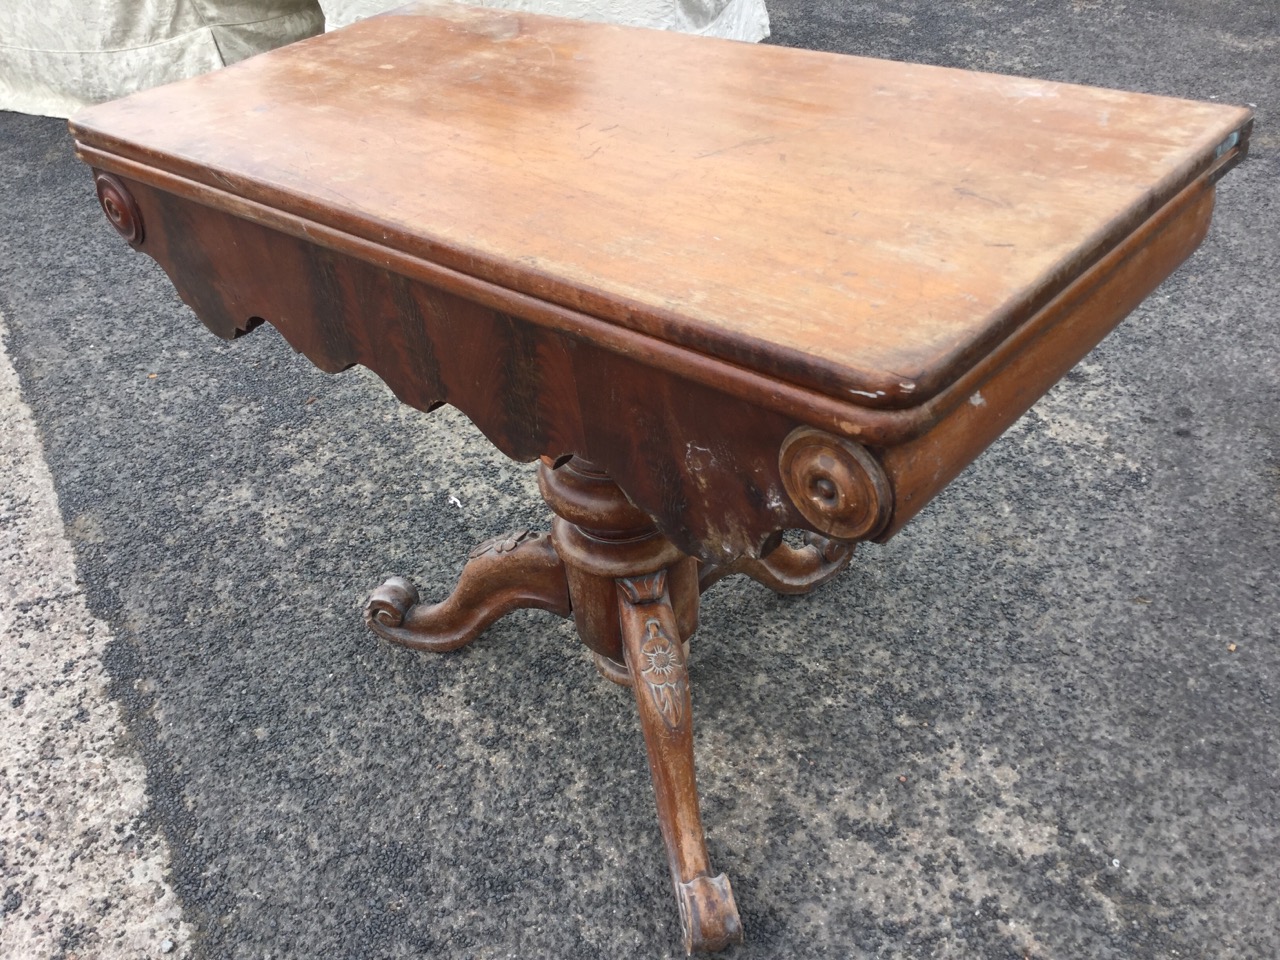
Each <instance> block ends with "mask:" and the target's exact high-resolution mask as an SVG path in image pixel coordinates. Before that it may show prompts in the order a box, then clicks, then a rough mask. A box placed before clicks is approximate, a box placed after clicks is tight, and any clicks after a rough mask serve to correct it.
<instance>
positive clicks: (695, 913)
mask: <svg viewBox="0 0 1280 960" xmlns="http://www.w3.org/2000/svg"><path fill="white" fill-rule="evenodd" d="M617 586H618V599H619V606H618V614H619V619H620V621H621V625H622V637H623V649H624V651H625V654H626V661H627V668H628V670H629V672H630V674H631V688H632V690H633V691H634V693H635V698H636V706H637V707H638V708H639V712H640V726H641V728H642V729H643V730H644V743H645V748H646V749H647V751H648V754H649V772H650V774H652V776H653V791H654V794H655V796H656V798H657V802H658V820H659V822H660V824H661V826H662V839H663V841H664V842H665V843H666V847H667V862H668V865H669V866H670V868H671V880H672V883H673V884H674V885H675V893H676V902H677V904H678V905H679V907H680V922H681V925H682V927H683V928H684V946H685V951H686V952H688V953H692V952H693V951H695V950H700V951H712V950H722V949H724V948H725V947H727V946H728V945H729V944H731V943H737V942H740V941H741V940H742V921H741V920H740V919H739V917H738V907H737V904H735V903H734V899H733V888H732V887H731V886H730V885H729V878H728V877H727V876H725V875H724V874H723V873H721V874H719V875H718V876H714V877H713V876H711V865H710V858H709V857H708V856H707V844H706V839H705V837H704V836H703V832H702V816H701V814H700V813H699V810H698V788H697V784H696V782H695V780H694V770H693V710H692V703H691V700H690V697H689V674H688V671H687V670H686V668H685V659H684V651H683V649H682V645H681V643H680V635H679V633H678V632H677V629H676V618H675V612H674V610H673V609H672V607H671V600H670V598H669V597H668V594H667V573H666V571H665V570H661V571H658V572H657V573H652V574H648V575H646V576H639V577H629V578H620V579H618V581H617Z"/></svg>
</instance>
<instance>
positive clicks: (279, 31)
mask: <svg viewBox="0 0 1280 960" xmlns="http://www.w3.org/2000/svg"><path fill="white" fill-rule="evenodd" d="M323 30H324V14H323V13H322V11H321V10H320V6H319V4H318V3H317V2H316V0H0V110H16V111H18V112H20V113H37V114H44V115H46V116H50V117H66V116H70V115H71V114H72V113H74V112H76V111H77V110H79V109H80V108H81V107H84V106H87V105H89V104H91V103H101V102H102V101H104V100H114V99H115V98H116V97H123V96H124V95H125V94H128V93H133V92H134V91H136V90H143V89H145V88H147V87H155V86H159V85H160V84H162V83H169V82H171V81H173V80H181V79H182V78H184V77H191V76H195V75H196V74H199V73H205V72H207V71H209V70H213V69H216V68H217V67H221V66H223V65H225V64H228V63H235V62H236V61H237V60H243V59H244V58H245V57H249V56H252V55H253V54H255V53H261V52H262V51H263V50H270V49H271V48H272V47H279V46H283V45H284V44H286V43H292V42H293V41H295V40H300V39H302V38H303V37H309V36H313V35H314V34H317V33H320V32H321V31H323Z"/></svg>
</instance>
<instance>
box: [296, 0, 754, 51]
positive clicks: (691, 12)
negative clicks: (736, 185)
mask: <svg viewBox="0 0 1280 960" xmlns="http://www.w3.org/2000/svg"><path fill="white" fill-rule="evenodd" d="M468 2H469V3H471V5H472V6H477V7H500V8H502V9H504V10H528V11H529V12H530V13H546V14H550V15H551V16H555V17H574V18H576V19H579V20H603V21H606V22H608V23H621V24H626V25H628V26H632V27H654V28H656V29H659V30H678V31H680V32H682V33H697V34H702V35H704V36H709V37H725V38H727V39H730V40H748V41H751V42H753V43H754V42H755V41H757V40H763V39H764V38H765V37H767V36H768V35H769V13H768V11H767V10H765V6H764V3H765V0H468ZM403 4H404V0H320V6H322V7H323V8H324V16H325V21H326V23H327V29H329V30H336V29H338V28H339V27H345V26H346V25H347V24H349V23H351V22H352V21H354V20H361V19H363V18H365V17H369V16H372V15H373V14H375V13H381V12H382V11H384V10H390V9H392V8H394V7H398V6H402V5H403Z"/></svg>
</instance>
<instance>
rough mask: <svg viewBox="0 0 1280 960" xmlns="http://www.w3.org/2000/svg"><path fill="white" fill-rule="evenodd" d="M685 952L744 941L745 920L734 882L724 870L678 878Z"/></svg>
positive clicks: (713, 950)
mask: <svg viewBox="0 0 1280 960" xmlns="http://www.w3.org/2000/svg"><path fill="white" fill-rule="evenodd" d="M676 902H677V903H678V904H679V905H680V926H681V927H682V928H683V929H684V950H685V953H713V952H715V951H716V950H723V949H724V948H725V947H727V946H729V945H730V944H734V943H741V942H742V921H741V919H739V917H738V904H737V903H736V902H735V901H734V899H733V886H732V885H731V884H730V883H729V878H728V877H726V876H725V875H724V874H723V873H722V874H720V875H719V876H715V877H706V876H703V877H694V878H693V879H692V880H690V881H689V882H688V883H681V882H679V881H677V882H676Z"/></svg>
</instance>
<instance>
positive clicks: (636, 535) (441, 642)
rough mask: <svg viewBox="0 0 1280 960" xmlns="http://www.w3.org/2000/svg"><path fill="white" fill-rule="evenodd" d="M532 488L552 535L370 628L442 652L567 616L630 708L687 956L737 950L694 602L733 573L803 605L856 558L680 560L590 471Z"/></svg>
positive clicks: (412, 596) (583, 467)
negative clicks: (541, 618)
mask: <svg viewBox="0 0 1280 960" xmlns="http://www.w3.org/2000/svg"><path fill="white" fill-rule="evenodd" d="M538 485H539V488H540V489H541V491H542V495H543V497H544V499H545V500H546V501H547V504H548V505H549V506H550V507H551V509H552V511H553V512H554V514H555V517H554V519H553V521H552V525H551V532H550V533H549V534H548V533H543V532H537V531H529V530H522V531H518V532H513V533H510V534H506V535H504V536H501V537H496V538H494V539H492V540H488V541H486V542H484V543H482V544H480V545H479V546H478V547H476V548H475V549H474V550H472V551H471V555H470V558H469V559H468V561H467V564H466V566H465V567H464V568H463V571H462V575H461V577H460V578H459V580H458V584H457V586H456V587H455V589H454V591H453V593H452V594H451V595H450V596H449V597H448V598H447V599H445V600H443V601H441V602H439V603H434V604H423V603H421V602H420V600H419V597H418V592H417V590H416V589H415V588H414V586H413V585H412V584H411V583H410V582H409V581H407V580H405V579H403V578H401V577H393V578H391V579H390V580H388V581H387V582H386V583H384V584H383V585H382V586H380V587H379V588H378V589H377V590H375V591H374V592H373V594H372V595H371V596H370V598H369V601H368V603H367V604H366V606H365V621H366V623H368V625H369V627H370V629H372V630H373V631H374V632H375V633H377V634H378V635H379V636H381V637H383V638H385V639H387V640H390V641H392V642H393V643H398V644H402V645H404V646H408V647H412V648H414V649H418V650H428V651H433V652H444V651H448V650H456V649H458V648H459V647H462V646H464V645H466V644H467V643H470V642H471V641H472V640H474V639H475V638H476V637H477V636H479V635H480V633H482V632H483V631H484V629H485V628H486V627H488V626H489V625H490V624H492V623H493V622H494V621H496V620H498V619H499V618H500V617H502V616H503V615H505V614H507V613H509V612H511V611H512V610H517V609H523V608H531V607H532V608H537V609H542V610H548V611H550V612H552V613H555V614H557V615H559V616H562V617H568V616H572V617H573V618H574V621H575V624H576V626H577V628H578V636H579V638H580V639H581V640H582V642H583V643H585V644H586V645H587V646H588V647H589V648H590V649H591V652H592V655H593V659H594V661H595V664H596V667H597V669H598V670H599V671H600V673H601V674H602V675H603V676H605V677H606V678H608V679H609V680H612V681H613V682H615V683H618V684H622V685H624V686H629V687H631V689H632V691H633V693H634V695H635V699H636V707H637V711H638V713H639V716H640V726H641V729H642V731H643V733H644V740H645V747H646V750H647V752H648V759H649V772H650V775H651V776H652V779H653V788H654V794H655V798H656V800H657V806H658V820H659V823H660V825H661V828H662V837H663V841H664V842H665V845H666V850H667V861H668V864H669V866H670V868H671V878H672V883H673V885H674V888H675V894H676V902H677V904H678V906H679V909H680V921H681V926H682V928H683V933H684V943H685V949H686V950H687V951H689V952H691V953H692V952H694V951H714V950H720V949H723V948H724V947H726V946H728V945H729V944H732V943H736V942H739V941H741V939H742V922H741V920H740V919H739V916H738V908H737V904H736V903H735V901H734V897H733V888H732V886H731V885H730V883H729V879H728V877H726V876H725V875H724V874H718V875H712V872H711V865H710V859H709V857H708V855H707V847H706V839H705V837H704V834H703V829H702V817H701V813H700V810H699V803H698V791H697V784H696V781H695V774H694V765H693V708H692V701H691V698H690V689H689V674H688V668H687V662H688V652H689V640H690V638H691V637H692V636H693V634H694V632H695V631H696V630H697V628H698V604H699V597H700V595H701V593H702V592H703V591H704V590H706V589H707V588H709V587H710V586H711V585H713V584H715V583H717V582H718V581H719V580H721V579H722V578H724V577H726V576H728V575H730V574H734V573H742V574H745V575H747V576H750V577H752V578H753V579H756V580H758V581H760V582H761V583H764V584H765V585H766V586H768V587H770V588H771V589H773V590H776V591H778V592H780V593H805V592H808V591H809V590H812V589H813V588H814V587H816V586H818V585H820V584H822V583H825V582H827V581H828V580H830V579H831V578H832V577H834V576H836V575H837V574H838V573H839V572H840V571H841V570H842V569H843V568H844V567H845V566H846V565H847V564H848V562H849V558H850V556H851V555H852V553H853V546H852V544H844V543H838V542H836V541H831V540H827V539H825V538H822V537H818V536H815V535H812V534H810V535H807V536H806V539H805V540H804V542H803V544H802V545H800V546H791V545H788V544H785V543H782V542H781V539H780V538H779V542H778V543H777V545H776V546H775V548H774V549H773V551H771V552H770V553H769V554H768V556H767V557H765V558H764V559H755V558H750V559H741V560H737V561H734V562H732V563H728V564H723V565H711V564H706V563H703V562H701V561H699V560H697V559H696V558H694V557H690V556H687V555H686V554H684V553H682V552H681V551H680V550H679V549H678V548H676V547H675V546H674V545H673V544H672V543H671V542H670V541H669V540H667V539H666V538H665V537H663V536H662V534H661V533H659V531H658V529H657V527H656V526H655V525H654V523H653V521H652V520H651V519H650V518H649V516H648V515H646V514H645V513H643V512H642V511H641V510H639V509H638V508H637V507H635V506H634V505H633V504H632V503H631V502H630V501H629V500H628V499H627V498H626V495H625V494H623V492H622V491H621V490H620V489H619V488H618V486H617V484H616V483H614V482H613V480H611V479H610V478H609V476H608V475H607V474H606V473H604V472H603V471H602V470H599V469H598V468H596V467H595V466H594V465H592V464H590V463H588V462H586V461H584V460H581V459H579V458H576V457H574V458H571V459H569V460H568V461H567V462H564V463H562V464H560V465H559V466H556V465H555V464H553V463H552V462H551V461H549V460H543V461H542V462H541V463H540V464H539V468H538Z"/></svg>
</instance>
